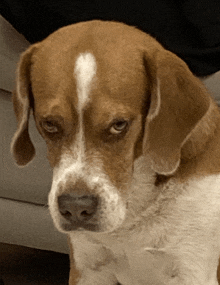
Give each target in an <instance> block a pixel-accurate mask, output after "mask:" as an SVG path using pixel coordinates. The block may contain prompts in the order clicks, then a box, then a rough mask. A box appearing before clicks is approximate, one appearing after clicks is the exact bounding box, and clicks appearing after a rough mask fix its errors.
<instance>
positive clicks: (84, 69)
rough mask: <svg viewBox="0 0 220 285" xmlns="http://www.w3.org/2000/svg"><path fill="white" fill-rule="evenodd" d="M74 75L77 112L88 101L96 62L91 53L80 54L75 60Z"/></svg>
mask: <svg viewBox="0 0 220 285" xmlns="http://www.w3.org/2000/svg"><path fill="white" fill-rule="evenodd" d="M74 74H75V77H76V84H77V95H78V109H79V111H81V110H82V108H83V107H84V106H85V105H86V103H87V102H88V100H89V91H90V86H91V82H92V80H93V78H94V76H95V75H96V60H95V57H94V56H93V55H92V54H91V53H89V52H88V53H81V54H80V55H79V57H78V58H77V60H76V63H75V69H74Z"/></svg>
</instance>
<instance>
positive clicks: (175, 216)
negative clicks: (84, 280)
mask: <svg viewBox="0 0 220 285" xmlns="http://www.w3.org/2000/svg"><path fill="white" fill-rule="evenodd" d="M219 185H220V179H219V177H218V176H212V177H207V178H204V179H200V180H193V181H192V182H190V183H188V184H186V185H182V186H181V187H183V188H184V191H182V193H181V194H180V195H179V196H178V197H176V199H171V200H172V201H173V202H172V203H171V204H169V203H168V204H167V206H166V207H165V208H166V210H165V211H163V210H162V208H161V211H157V212H158V213H159V214H156V212H155V213H154V214H155V216H154V218H155V221H154V220H151V223H150V225H151V226H150V227H149V226H147V225H149V223H148V222H149V220H148V218H149V216H148V214H147V213H149V211H146V212H143V213H142V217H137V221H138V223H137V224H136V228H135V227H134V228H133V230H132V231H130V232H129V230H127V231H125V232H124V234H123V235H122V236H120V235H119V236H113V235H111V234H106V235H102V234H97V235H96V234H95V233H94V234H93V233H91V234H83V233H80V235H79V233H76V234H75V235H73V236H72V243H73V247H74V252H75V254H74V258H75V260H76V265H77V266H78V268H81V269H83V268H87V269H90V270H91V271H93V272H95V271H103V270H104V271H105V270H107V272H112V274H113V275H114V276H116V278H117V280H118V281H120V283H121V284H125V285H130V284H131V285H132V284H137V285H141V284H146V280H147V281H148V280H149V281H148V283H149V284H160V285H162V284H169V285H171V284H176V283H175V282H178V284H181V282H191V283H184V284H200V283H199V282H200V280H205V279H206V280H207V282H208V281H209V280H211V279H212V278H215V277H213V276H215V272H214V271H213V269H214V268H215V267H216V262H218V252H219V249H220V243H219V238H220V232H219V230H218V224H219V223H220V207H219V204H220V190H219V188H220V186H219ZM173 187H174V186H173ZM174 188H175V187H174ZM174 190H175V189H173V191H174ZM176 191H177V190H176ZM174 201H175V202H174ZM165 214H166V215H165ZM151 219H152V215H151ZM140 226H141V227H142V229H141V231H140V228H138V227H140ZM152 248H153V249H152ZM201 268H202V269H203V270H202V271H203V272H204V273H201V272H202V271H201ZM192 273H193V274H195V276H196V279H195V280H191V279H190V278H191V276H192ZM184 278H185V279H184ZM183 279H184V280H183ZM144 282H145V283H144ZM193 282H194V283H193ZM196 282H197V283H196ZM148 283H147V284H148Z"/></svg>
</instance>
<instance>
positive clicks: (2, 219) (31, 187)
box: [0, 17, 220, 253]
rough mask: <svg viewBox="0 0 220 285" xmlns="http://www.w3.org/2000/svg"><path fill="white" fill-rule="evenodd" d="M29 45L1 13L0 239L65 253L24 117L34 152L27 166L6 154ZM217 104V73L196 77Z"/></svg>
mask: <svg viewBox="0 0 220 285" xmlns="http://www.w3.org/2000/svg"><path fill="white" fill-rule="evenodd" d="M28 46H29V43H28V42H27V40H25V38H24V37H23V36H22V35H21V34H19V33H18V32H17V31H16V30H15V29H14V28H13V27H12V26H11V25H10V24H9V23H8V22H7V21H6V20H5V19H4V18H3V17H0V59H1V64H0V68H1V71H0V109H1V110H0V127H1V128H0V129H1V141H0V156H1V159H0V242H2V243H8V244H15V245H22V246H27V247H32V248H37V249H42V250H51V251H56V252H61V253H68V247H67V241H66V236H65V235H63V234H61V233H59V232H58V231H57V230H56V229H55V228H54V226H53V223H52V219H51V217H50V215H49V211H48V207H47V196H48V192H49V190H50V185H51V174H52V172H51V169H50V167H49V164H48V162H47V159H46V147H45V143H44V141H43V139H42V138H41V137H40V135H39V134H38V132H37V131H36V128H35V126H34V121H33V118H32V119H31V122H30V128H29V129H30V135H31V138H32V140H33V142H34V145H35V147H36V152H37V155H36V157H35V159H34V160H33V162H32V163H31V164H29V165H28V166H27V167H24V168H18V167H17V166H16V165H15V163H14V161H13V158H12V157H11V154H10V141H11V138H12V136H13V133H14V131H15V129H16V120H15V117H14V114H13V107H12V102H11V92H12V90H13V89H14V87H15V70H16V63H17V61H18V59H19V55H20V53H21V52H22V51H24V50H25V49H26V48H27V47H28ZM202 80H203V81H204V83H205V84H206V86H207V87H208V89H209V90H210V92H211V93H212V94H213V96H214V97H215V98H216V100H217V102H218V103H219V104H220V72H217V73H215V74H213V75H211V76H208V77H206V78H203V79H202Z"/></svg>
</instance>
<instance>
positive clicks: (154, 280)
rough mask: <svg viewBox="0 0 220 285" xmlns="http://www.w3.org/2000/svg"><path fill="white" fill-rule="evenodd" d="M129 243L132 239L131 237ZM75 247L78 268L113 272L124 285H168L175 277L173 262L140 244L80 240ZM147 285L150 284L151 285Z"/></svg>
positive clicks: (108, 240) (160, 253)
mask: <svg viewBox="0 0 220 285" xmlns="http://www.w3.org/2000/svg"><path fill="white" fill-rule="evenodd" d="M128 239H129V237H128ZM72 240H73V244H74V258H75V262H76V266H77V267H78V268H79V269H81V270H85V268H86V270H88V272H96V273H99V272H111V274H112V275H113V276H114V277H115V278H116V279H117V280H118V281H119V282H120V283H121V284H125V285H133V284H137V285H142V284H146V282H148V283H149V284H158V285H159V284H160V285H163V284H168V282H169V280H170V279H173V278H175V277H176V271H175V270H176V268H175V262H174V259H173V258H172V257H171V256H170V255H169V254H166V253H163V252H159V251H157V250H152V251H148V250H145V248H144V247H141V248H140V244H139V245H138V244H135V243H133V242H129V241H127V242H126V241H125V242H124V243H122V242H121V241H118V240H117V239H114V238H110V237H106V238H102V242H101V243H98V242H99V241H98V240H96V242H94V240H92V239H91V237H89V238H88V237H87V236H83V235H82V236H81V237H80V238H79V239H78V238H77V241H76V239H75V238H72ZM148 283H147V284H148Z"/></svg>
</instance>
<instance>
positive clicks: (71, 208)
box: [58, 193, 98, 230]
mask: <svg viewBox="0 0 220 285" xmlns="http://www.w3.org/2000/svg"><path fill="white" fill-rule="evenodd" d="M58 206H59V211H60V214H61V215H62V217H64V218H65V220H66V221H68V228H69V230H74V229H77V228H79V227H80V228H85V229H87V228H88V229H89V228H91V227H92V225H93V222H92V218H94V215H95V213H96V211H97V206H98V198H97V197H96V196H94V195H83V196H80V195H77V194H73V193H71V194H63V195H61V196H59V197H58Z"/></svg>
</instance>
